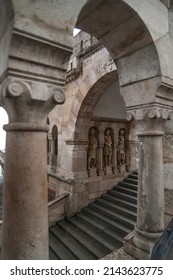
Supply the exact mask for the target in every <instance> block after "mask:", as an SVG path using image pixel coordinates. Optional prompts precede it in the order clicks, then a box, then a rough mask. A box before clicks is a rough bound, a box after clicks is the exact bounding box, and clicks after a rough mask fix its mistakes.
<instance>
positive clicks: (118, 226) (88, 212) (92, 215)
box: [80, 207, 131, 237]
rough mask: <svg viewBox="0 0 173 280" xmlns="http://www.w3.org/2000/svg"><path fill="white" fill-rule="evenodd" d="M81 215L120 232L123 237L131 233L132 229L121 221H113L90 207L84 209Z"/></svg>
mask: <svg viewBox="0 0 173 280" xmlns="http://www.w3.org/2000/svg"><path fill="white" fill-rule="evenodd" d="M81 214H84V216H85V217H86V216H88V218H89V219H92V220H94V221H97V222H99V223H100V224H101V225H104V226H105V227H109V228H111V229H112V230H114V231H116V232H118V233H119V234H120V235H121V236H122V237H124V236H126V235H127V234H128V233H129V232H130V231H131V228H130V227H127V225H126V226H124V225H123V224H122V223H121V221H116V220H113V219H111V218H109V217H107V216H105V215H104V214H102V213H100V212H98V211H97V210H94V209H90V208H89V207H86V208H84V209H83V210H82V212H81V213H80V215H81Z"/></svg>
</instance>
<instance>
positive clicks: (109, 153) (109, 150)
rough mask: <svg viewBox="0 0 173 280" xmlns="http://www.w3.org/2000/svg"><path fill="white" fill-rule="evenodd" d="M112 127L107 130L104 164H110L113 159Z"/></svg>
mask: <svg viewBox="0 0 173 280" xmlns="http://www.w3.org/2000/svg"><path fill="white" fill-rule="evenodd" d="M110 134H111V132H110V129H107V130H106V131H105V142H104V147H103V156H104V165H105V166H107V165H108V166H110V165H111V159H112V137H111V135H110Z"/></svg>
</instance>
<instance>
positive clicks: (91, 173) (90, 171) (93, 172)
mask: <svg viewBox="0 0 173 280" xmlns="http://www.w3.org/2000/svg"><path fill="white" fill-rule="evenodd" d="M95 176H97V171H96V168H91V169H88V177H95Z"/></svg>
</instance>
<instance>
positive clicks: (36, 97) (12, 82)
mask: <svg viewBox="0 0 173 280" xmlns="http://www.w3.org/2000/svg"><path fill="white" fill-rule="evenodd" d="M64 101H65V94H64V90H63V88H62V87H58V86H57V85H49V84H43V83H39V82H35V81H28V80H24V79H19V78H14V77H7V78H6V80H5V81H4V82H3V83H2V86H1V95H0V104H1V105H2V106H3V107H4V108H5V109H6V111H7V113H8V115H9V122H10V123H24V122H25V123H28V122H30V123H31V122H39V123H40V124H41V123H44V124H45V119H46V118H47V115H48V113H49V112H50V111H51V110H52V109H53V108H54V106H55V105H57V104H63V103H64Z"/></svg>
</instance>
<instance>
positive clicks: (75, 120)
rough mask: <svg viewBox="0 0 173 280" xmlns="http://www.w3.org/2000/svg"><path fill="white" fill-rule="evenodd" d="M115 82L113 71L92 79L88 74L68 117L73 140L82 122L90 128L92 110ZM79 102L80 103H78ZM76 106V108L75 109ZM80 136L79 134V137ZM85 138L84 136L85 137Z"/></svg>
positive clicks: (115, 76)
mask: <svg viewBox="0 0 173 280" xmlns="http://www.w3.org/2000/svg"><path fill="white" fill-rule="evenodd" d="M116 80H117V71H116V70H113V71H111V72H109V73H107V74H106V75H101V74H100V73H99V74H98V72H97V75H96V76H95V78H94V79H93V76H92V73H91V72H89V73H88V75H87V77H86V78H85V80H84V81H83V83H82V84H81V86H80V87H79V90H78V92H77V94H76V97H75V99H74V102H73V106H72V109H71V113H70V117H69V124H68V125H69V127H73V131H74V140H77V139H78V137H79V134H80V132H81V131H79V130H80V128H81V126H82V120H84V121H85V127H88V128H89V126H90V121H89V120H90V119H91V116H92V114H93V110H94V108H95V106H96V104H97V102H98V100H99V99H100V97H101V96H102V95H103V93H104V91H105V90H106V89H107V88H108V87H109V85H111V84H112V83H113V82H114V81H116ZM79 100H80V102H79ZM76 104H78V107H76ZM81 136H82V135H81V134H80V137H81ZM85 137H86V135H85Z"/></svg>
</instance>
